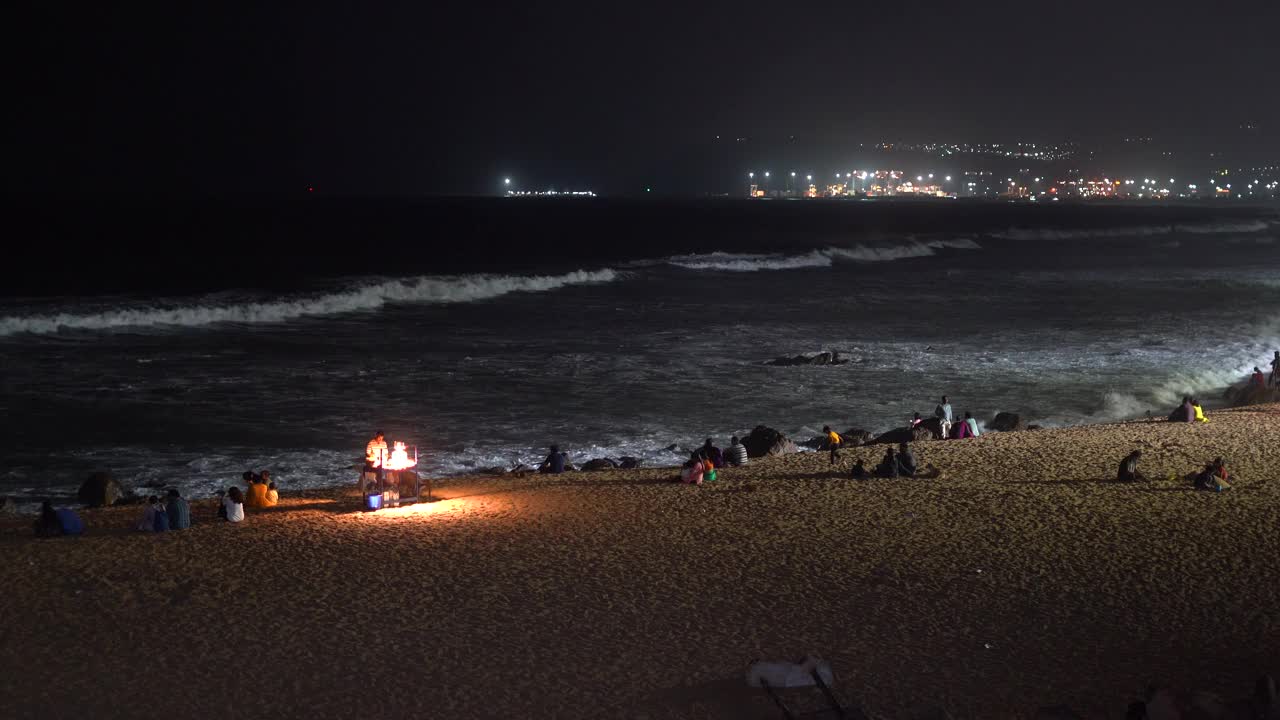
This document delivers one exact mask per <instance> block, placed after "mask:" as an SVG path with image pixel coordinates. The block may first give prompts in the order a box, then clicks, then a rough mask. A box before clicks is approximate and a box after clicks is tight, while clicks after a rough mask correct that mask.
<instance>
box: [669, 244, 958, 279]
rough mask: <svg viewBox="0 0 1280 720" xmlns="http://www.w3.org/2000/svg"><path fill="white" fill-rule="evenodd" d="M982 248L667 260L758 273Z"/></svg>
mask: <svg viewBox="0 0 1280 720" xmlns="http://www.w3.org/2000/svg"><path fill="white" fill-rule="evenodd" d="M943 249H952V250H981V249H982V246H981V245H979V244H978V243H976V242H974V241H973V240H972V239H970V238H958V239H955V240H930V241H928V242H915V241H912V242H908V243H904V244H902V245H886V246H877V245H854V246H853V247H847V248H845V247H828V248H826V249H823V250H813V251H811V252H807V253H804V254H802V255H783V254H781V253H727V252H713V253H705V254H701V255H676V256H674V257H669V258H667V260H666V261H667V263H669V264H671V265H675V266H676V267H682V268H685V269H687V270H723V271H728V272H758V271H761V270H796V269H800V268H814V267H830V266H831V265H832V264H834V263H835V262H837V261H844V262H891V261H893V260H903V259H906V258H917V257H928V256H930V255H935V254H936V251H937V250H943Z"/></svg>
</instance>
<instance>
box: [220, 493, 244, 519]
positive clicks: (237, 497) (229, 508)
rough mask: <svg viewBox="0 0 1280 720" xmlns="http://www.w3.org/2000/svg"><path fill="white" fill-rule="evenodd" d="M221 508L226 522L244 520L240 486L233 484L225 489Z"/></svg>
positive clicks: (242, 497)
mask: <svg viewBox="0 0 1280 720" xmlns="http://www.w3.org/2000/svg"><path fill="white" fill-rule="evenodd" d="M222 509H223V511H225V513H226V518H227V522H233V523H237V522H243V521H244V495H242V494H241V493H240V488H238V487H235V486H234V485H233V486H232V487H231V489H230V490H228V491H227V495H226V497H224V498H222Z"/></svg>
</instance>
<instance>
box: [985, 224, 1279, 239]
mask: <svg viewBox="0 0 1280 720" xmlns="http://www.w3.org/2000/svg"><path fill="white" fill-rule="evenodd" d="M1269 227H1270V225H1269V224H1268V223H1267V222H1266V221H1264V220H1250V221H1246V222H1219V223H1195V224H1190V225H1180V224H1177V223H1170V224H1168V225H1135V226H1133V227H1115V228H1086V229H1077V230H1068V229H1062V228H1010V229H1009V230H1007V231H1005V232H999V233H993V234H992V237H996V238H1000V239H1002V240H1079V239H1088V238H1113V237H1145V236H1150V235H1172V234H1175V233H1194V234H1196V235H1215V234H1229V233H1255V232H1262V231H1264V230H1267V229H1268V228H1269Z"/></svg>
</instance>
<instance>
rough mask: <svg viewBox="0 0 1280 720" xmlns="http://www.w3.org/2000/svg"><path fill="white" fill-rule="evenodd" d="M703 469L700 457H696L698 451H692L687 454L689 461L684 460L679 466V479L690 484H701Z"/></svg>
mask: <svg viewBox="0 0 1280 720" xmlns="http://www.w3.org/2000/svg"><path fill="white" fill-rule="evenodd" d="M703 470H704V468H703V465H702V458H700V457H698V453H693V454H692V455H690V456H689V462H686V463H685V464H684V466H683V467H681V468H680V481H681V482H686V483H689V484H691V485H701V484H702V471H703Z"/></svg>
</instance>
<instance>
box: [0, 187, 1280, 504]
mask: <svg viewBox="0 0 1280 720" xmlns="http://www.w3.org/2000/svg"><path fill="white" fill-rule="evenodd" d="M504 202H506V203H508V204H503V203H504ZM510 202H525V203H526V204H524V205H521V206H519V207H516V208H515V209H510V208H512V207H513V206H512V205H510V204H509V203H510ZM586 202H591V201H586ZM533 203H534V204H528V203H527V201H490V202H488V203H477V204H476V205H475V206H468V210H467V212H466V213H464V214H463V215H462V216H461V217H459V216H458V215H457V214H456V210H441V209H440V208H437V207H427V208H421V207H417V208H414V209H413V213H422V212H426V213H444V214H448V213H449V212H454V213H455V214H454V215H453V216H452V219H450V220H449V222H448V223H445V224H444V225H440V224H437V225H435V226H434V227H435V228H436V230H437V231H440V228H442V227H445V228H448V229H449V230H450V232H454V231H458V229H459V228H462V231H461V233H460V234H459V235H458V236H457V237H456V238H452V237H450V238H445V239H441V238H440V237H439V236H438V235H437V237H435V238H434V239H432V240H431V242H427V243H425V244H423V245H413V246H409V247H404V246H403V245H402V243H404V241H403V239H397V240H396V241H395V244H393V245H391V246H378V244H377V239H376V238H370V237H367V236H359V237H351V236H350V235H352V234H354V231H353V229H352V227H351V226H350V225H342V224H340V223H339V224H337V225H336V226H334V227H331V228H330V229H329V230H328V231H327V234H326V235H325V237H324V243H318V244H317V246H316V247H314V248H311V250H309V251H308V250H305V249H304V250H302V251H301V254H300V253H299V247H298V245H297V243H296V238H295V242H293V243H290V244H288V245H287V248H288V250H287V252H286V251H281V253H279V254H277V255H271V253H269V252H266V251H263V255H262V256H263V257H264V258H266V260H265V262H268V263H269V264H270V265H271V267H273V268H276V272H275V274H274V275H272V277H273V278H274V281H273V282H264V281H263V277H264V276H265V275H264V274H262V273H256V274H255V273H252V272H250V273H246V274H244V276H243V278H244V279H245V282H243V283H240V282H237V280H238V279H240V278H238V277H237V276H236V275H235V274H231V275H228V274H226V273H224V272H219V273H215V274H214V275H213V276H212V277H210V276H208V275H205V274H201V272H200V269H199V267H198V266H197V265H198V264H195V265H192V266H188V267H186V268H185V269H183V268H177V269H174V270H173V272H172V273H169V272H165V276H164V277H163V278H162V279H163V280H164V282H159V283H151V282H147V283H142V284H141V285H138V286H136V287H133V288H129V287H125V288H121V287H110V288H107V287H105V286H106V285H110V283H99V284H100V285H103V288H101V289H98V288H96V287H95V290H96V291H95V292H90V293H84V292H77V290H79V287H78V285H77V283H80V282H82V279H83V277H85V273H88V272H91V271H92V270H93V267H90V266H91V265H92V264H94V263H101V262H102V260H101V259H100V258H98V257H96V256H95V258H94V259H93V260H92V261H91V262H90V261H88V260H85V261H83V262H82V266H81V267H80V268H79V269H76V268H75V267H72V268H71V270H72V271H68V272H65V273H63V274H61V275H56V277H55V278H54V279H53V280H51V281H50V282H49V283H48V284H47V286H46V287H45V288H44V289H45V292H38V293H37V292H30V291H29V290H28V289H24V290H23V291H22V292H21V293H14V294H11V295H9V296H7V297H5V298H3V299H0V361H2V362H3V367H4V373H3V379H2V381H0V382H2V385H0V390H2V391H3V392H2V394H0V418H2V419H0V435H2V436H3V437H4V438H5V440H4V444H5V447H6V449H5V459H6V462H5V464H4V467H3V468H2V469H0V494H8V495H12V496H15V498H16V499H18V500H19V501H20V502H24V503H29V502H34V501H35V500H37V499H38V498H41V497H46V496H51V497H55V498H60V497H67V496H69V495H71V494H73V493H74V491H75V488H76V486H77V485H78V484H79V482H80V481H81V480H82V479H83V478H84V476H85V475H86V474H87V473H88V472H90V471H93V470H98V469H108V470H110V471H112V472H113V473H114V474H115V475H116V476H117V477H119V478H121V479H122V480H123V481H125V483H126V484H129V485H132V486H135V487H145V486H158V485H161V484H174V485H177V486H180V487H183V488H185V489H187V491H188V492H190V493H193V494H195V495H197V496H198V495H202V494H207V493H212V492H213V491H214V490H215V489H217V488H220V487H225V486H227V485H229V484H231V483H233V482H235V481H237V480H238V478H239V476H240V473H241V472H243V471H244V470H246V469H250V468H254V469H262V468H270V469H271V470H272V471H273V475H274V476H275V477H276V478H277V479H278V481H279V482H280V483H281V484H282V487H283V489H285V490H286V491H287V490H289V489H291V488H300V487H318V486H333V485H342V484H347V483H350V482H352V481H353V480H354V477H355V473H354V470H353V464H354V463H355V462H356V461H357V459H358V457H359V456H360V455H361V453H362V450H363V446H364V442H365V440H366V439H367V438H368V436H369V435H370V434H371V431H372V430H373V429H375V428H382V429H384V430H385V431H386V432H387V434H388V436H389V437H390V438H391V439H396V440H404V441H406V442H407V443H408V444H409V445H410V446H411V447H416V448H417V450H418V452H419V455H420V457H421V463H422V467H423V468H424V469H425V470H426V471H428V472H430V473H433V474H439V475H448V474H457V473H465V472H469V471H475V470H477V469H481V468H487V467H490V466H511V465H513V464H515V463H527V464H536V463H537V462H538V461H539V460H540V459H541V457H542V456H543V455H545V452H546V446H547V445H548V444H550V443H557V444H559V445H560V446H561V447H562V448H564V449H566V450H568V451H569V452H570V454H571V456H572V457H573V458H574V459H575V460H578V461H582V460H587V459H590V458H594V457H613V458H617V457H619V456H623V455H631V456H636V457H639V458H642V459H643V460H644V461H645V462H646V463H647V464H654V465H670V464H676V463H678V462H679V461H680V460H681V456H680V454H679V453H678V452H672V451H668V450H665V449H664V448H666V447H668V446H670V445H672V444H676V445H678V446H680V447H692V446H695V445H697V444H699V443H700V442H701V440H702V439H703V438H705V437H708V436H710V437H713V438H716V440H717V442H719V443H724V442H726V441H727V439H728V437H729V435H730V434H734V433H738V434H741V433H742V432H744V431H748V430H750V429H751V428H752V427H753V426H755V425H757V424H767V425H770V426H773V427H776V428H778V429H780V430H782V431H783V432H786V433H788V434H790V435H792V436H794V437H796V438H798V439H802V440H803V439H807V438H808V437H810V436H813V435H816V434H817V433H818V429H819V428H821V427H822V425H823V424H830V425H832V426H833V427H836V428H837V429H840V430H843V429H845V428H851V427H861V428H866V429H868V430H871V431H873V432H876V431H882V430H887V429H889V428H891V427H894V426H898V425H901V424H903V423H905V422H906V421H907V419H908V418H910V417H911V414H912V412H914V411H919V412H921V413H922V414H925V415H927V414H929V413H930V412H931V411H932V408H933V406H934V404H936V402H937V400H938V397H939V396H940V395H942V394H944V393H945V394H947V395H949V396H950V397H951V400H952V403H953V405H954V406H955V408H956V410H957V411H959V412H963V411H965V410H969V411H972V412H973V414H974V415H975V417H978V418H979V419H981V420H984V421H985V420H989V419H990V418H991V417H992V416H993V415H994V414H995V413H996V412H999V411H1013V412H1019V413H1021V414H1023V415H1024V417H1026V418H1028V420H1029V421H1031V422H1039V423H1041V424H1045V425H1069V424H1075V423H1084V422H1096V421H1105V420H1113V419H1122V418H1127V417H1136V416H1141V415H1143V414H1145V413H1146V412H1147V411H1152V412H1155V413H1165V412H1168V410H1169V409H1170V408H1171V407H1172V406H1173V405H1174V404H1175V403H1176V402H1177V400H1178V399H1179V398H1180V397H1181V396H1182V395H1183V394H1186V393H1194V394H1199V395H1201V396H1202V398H1203V399H1205V400H1207V401H1209V402H1210V404H1211V403H1212V401H1213V400H1214V399H1216V398H1217V397H1218V396H1219V395H1220V394H1221V391H1222V389H1223V388H1224V387H1225V386H1226V385H1228V384H1229V383H1232V382H1236V381H1238V380H1240V379H1241V378H1242V377H1243V376H1244V374H1245V373H1247V371H1249V370H1250V369H1251V368H1252V367H1253V366H1254V365H1262V366H1264V367H1265V365H1266V363H1267V361H1268V360H1269V358H1270V357H1271V354H1272V352H1274V350H1275V349H1277V348H1280V312H1278V311H1280V255H1278V252H1277V251H1278V250H1280V225H1278V224H1277V222H1276V220H1275V217H1274V215H1273V214H1270V213H1268V212H1265V211H1262V212H1256V213H1253V214H1251V215H1241V214H1240V213H1234V214H1226V213H1224V212H1221V211H1218V210H1215V209H1213V208H1208V209H1195V210H1186V209H1181V210H1177V211H1176V212H1174V211H1154V210H1151V211H1148V210H1132V209H1131V210H1129V211H1127V213H1126V214H1125V215H1124V216H1123V217H1119V216H1117V215H1116V213H1115V211H1113V210H1110V209H1104V210H1098V209H1094V208H1089V207H1078V208H1074V209H1072V210H1070V211H1067V210H1055V213H1054V214H1046V215H1045V216H1031V215H1028V214H1027V211H1026V210H1024V209H1021V208H1019V209H1016V210H1009V209H1006V208H1003V207H1001V206H998V205H993V206H983V207H981V208H979V209H977V210H973V209H969V210H966V211H965V214H964V215H963V217H961V216H959V215H955V214H954V213H955V211H953V210H949V209H944V210H936V209H935V207H934V206H932V205H912V206H899V207H896V208H892V209H889V210H886V209H884V208H883V207H876V208H872V209H863V208H861V207H859V205H858V204H857V203H849V204H845V205H843V206H841V207H838V208H836V209H835V210H833V209H831V207H830V206H827V205H822V206H815V209H813V210H808V209H805V208H800V209H797V208H796V207H795V206H796V205H800V204H798V203H789V204H788V203H775V205H776V206H778V207H779V209H778V210H776V211H774V210H761V209H760V208H759V206H760V205H767V203H758V204H749V205H743V204H738V203H722V204H720V205H716V204H714V203H712V204H710V206H709V207H710V209H705V208H704V209H696V210H690V209H688V208H684V209H677V210H671V209H662V208H658V209H654V208H648V209H644V208H641V209H639V210H637V209H636V208H621V209H610V208H609V207H608V206H605V207H604V209H601V208H600V207H599V206H594V205H593V206H582V207H583V208H584V209H581V210H580V209H579V208H577V207H573V206H565V205H564V204H556V205H547V206H540V205H537V204H536V203H537V201H533ZM784 205H786V206H789V207H785V208H784V207H782V206H784ZM477 207H478V208H479V210H477V209H476V208H477ZM544 208H546V209H545V210H544ZM362 212H363V211H362ZM401 212H404V213H408V212H409V211H408V210H402V211H401ZM578 212H584V213H589V214H592V215H593V218H594V219H593V221H592V222H591V223H589V224H587V225H585V226H584V225H583V224H581V223H577V224H575V223H573V222H565V220H564V219H565V218H566V217H568V216H571V215H573V214H574V213H578ZM640 212H643V213H644V214H645V216H646V217H649V218H650V219H649V220H648V221H646V222H645V223H642V224H641V225H642V226H641V227H640V228H637V226H636V223H635V222H633V220H634V217H635V216H636V214H637V213H640ZM773 212H776V213H778V215H777V216H776V217H775V216H773V215H770V214H768V213H773ZM807 212H813V213H816V214H817V215H819V216H820V217H818V218H817V219H813V218H806V217H804V216H802V215H798V214H797V213H807ZM947 213H952V214H950V215H948V214H947ZM233 215H234V214H233ZM542 215H545V217H540V216H542ZM922 215H923V216H924V219H923V220H922V219H921V218H920V216H922ZM482 216H483V217H484V218H487V219H484V220H482V219H478V218H481V217H482ZM120 217H124V218H126V219H127V217H128V214H127V213H121V214H120ZM361 217H363V215H361ZM494 217H497V220H494V219H493V218H494ZM797 217H800V218H801V220H800V221H797V222H794V223H792V222H788V218H797ZM513 218H514V219H513ZM611 218H612V219H611ZM690 218H692V220H691V221H690ZM743 218H746V220H744V219H743ZM886 218H888V219H889V220H891V221H892V222H890V221H886ZM531 219H532V222H531ZM683 221H690V222H685V223H684V224H682V222H683ZM748 221H749V222H748ZM382 223H383V225H384V226H386V227H393V228H397V232H399V233H403V232H404V230H403V228H404V227H405V226H414V225H413V223H411V222H409V221H407V220H406V221H404V222H397V221H396V219H395V218H394V217H393V218H390V219H384V220H383V221H382ZM611 223H615V224H616V227H617V235H616V237H615V236H614V235H611V234H610V227H611ZM143 224H144V225H145V223H143ZM224 225H225V223H224ZM414 227H416V226H414ZM522 227H523V228H524V229H525V231H526V232H527V235H523V236H522V235H520V234H519V228H522ZM270 228H271V229H270V230H268V231H266V232H270V231H275V230H280V228H281V223H280V222H277V223H276V224H274V225H271V226H270ZM560 228H567V229H564V230H563V232H561V229H560ZM117 229H118V228H117ZM223 229H224V230H225V227H224V228H223ZM158 232H160V231H159V230H157V228H156V227H154V226H151V227H149V228H148V229H147V230H146V233H149V234H151V235H152V236H154V235H155V234H157V233H158ZM164 232H165V233H166V234H170V233H173V232H180V230H174V228H172V227H167V228H166V229H165V230H164ZM205 232H208V231H207V230H206V231H205ZM259 232H263V231H262V230H261V228H259ZM391 235H393V236H396V235H395V233H391ZM638 235H644V236H647V237H651V238H653V239H652V241H643V240H637V236H638ZM396 237H399V236H396ZM617 238H625V241H621V240H618V239H617ZM442 242H443V243H448V244H449V245H450V248H451V249H450V251H449V252H439V251H437V249H436V248H438V247H440V243H442ZM370 243H373V244H374V246H377V247H379V250H378V255H379V257H381V258H382V259H383V260H384V261H385V262H380V263H374V262H372V261H370V260H369V258H368V257H367V256H366V252H367V248H368V247H369V246H370ZM321 244H322V245H324V246H325V247H331V248H336V249H335V250H325V249H321V248H320V245H321ZM468 244H469V245H470V247H471V252H470V253H465V254H464V253H459V252H458V251H457V248H456V246H457V245H464V246H466V245H468ZM200 248H201V249H200V252H201V253H204V254H206V255H213V256H217V257H218V258H219V260H220V262H221V264H220V265H218V267H220V268H222V267H227V266H229V263H230V261H229V260H228V259H227V258H226V257H222V256H218V255H217V253H218V250H217V249H216V248H214V249H210V248H209V247H208V245H207V244H204V245H201V246H200ZM235 252H242V250H240V249H235V248H231V249H227V250H226V253H228V254H230V253H235ZM308 252H309V253H310V255H308V254H307V253H308ZM344 253H346V254H348V255H351V256H358V257H359V262H353V263H352V265H353V266H358V269H359V271H360V272H358V273H354V274H343V273H342V272H340V271H339V272H335V271H333V270H332V268H333V267H339V268H340V267H341V266H342V261H341V257H342V255H343V254H344ZM313 256H314V257H313ZM321 256H323V258H327V259H325V260H324V262H321V261H320V260H317V258H320V257H321ZM149 257H150V258H151V259H150V262H151V263H152V270H151V271H149V272H154V269H155V267H160V268H161V269H162V271H164V267H165V266H164V264H163V263H164V256H163V255H162V256H160V257H159V258H157V257H156V256H154V255H150V256H149ZM253 257H254V256H253V255H250V256H248V260H249V261H250V262H251V261H252V259H253ZM335 257H336V258H338V259H337V260H334V258H335ZM460 257H461V258H465V262H459V261H457V259H458V258H460ZM289 258H293V263H294V267H295V269H294V271H293V272H286V273H280V272H278V269H279V268H280V267H289ZM119 263H120V264H119V265H118V268H125V267H126V266H125V265H124V260H120V261H119ZM72 264H73V265H74V263H72ZM371 264H373V265H378V266H379V267H381V268H382V269H383V270H384V272H377V273H372V272H368V269H369V266H370V265H371ZM384 265H385V267H382V266H384ZM99 267H100V266H99ZM487 268H489V269H488V270H486V269H487ZM121 273H123V274H122V275H121V277H128V273H125V272H124V271H123V270H121ZM184 273H185V277H190V278H196V279H198V282H197V281H196V280H192V281H191V282H189V283H187V284H188V286H189V287H191V288H197V287H198V289H196V290H192V291H188V292H176V291H175V289H174V288H173V287H171V285H172V284H173V283H175V282H178V280H175V278H181V277H184ZM108 274H109V273H108ZM152 277H155V275H152ZM184 282H185V281H184ZM11 287H12V285H11ZM821 350H838V351H840V352H841V353H842V354H843V355H845V356H846V357H848V358H849V359H851V360H852V362H850V363H849V364H846V365H841V366H834V367H774V366H769V365H766V364H765V362H766V361H768V360H770V359H772V358H775V357H779V356H784V355H785V356H789V355H795V354H799V353H807V352H816V351H821Z"/></svg>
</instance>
